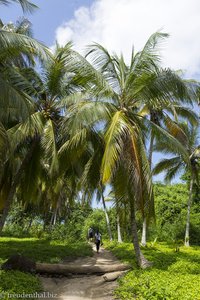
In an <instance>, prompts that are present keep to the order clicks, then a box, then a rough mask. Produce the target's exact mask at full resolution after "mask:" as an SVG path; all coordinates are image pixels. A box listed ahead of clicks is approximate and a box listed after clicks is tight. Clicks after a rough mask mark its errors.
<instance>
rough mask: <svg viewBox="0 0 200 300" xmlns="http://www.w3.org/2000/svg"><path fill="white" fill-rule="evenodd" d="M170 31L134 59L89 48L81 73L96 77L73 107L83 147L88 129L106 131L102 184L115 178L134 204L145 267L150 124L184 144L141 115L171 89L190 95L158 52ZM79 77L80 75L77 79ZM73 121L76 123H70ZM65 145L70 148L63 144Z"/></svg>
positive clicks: (74, 129)
mask: <svg viewBox="0 0 200 300" xmlns="http://www.w3.org/2000/svg"><path fill="white" fill-rule="evenodd" d="M166 36H167V35H166V34H162V33H155V34H153V35H152V36H151V37H150V38H149V40H148V41H147V43H146V45H145V47H144V48H143V50H142V51H140V52H138V53H136V54H134V52H132V56H131V62H130V64H129V65H127V64H126V63H125V60H124V58H123V56H122V55H121V56H120V57H118V56H117V55H115V54H114V55H110V54H109V53H108V51H107V50H106V49H105V48H104V47H102V46H101V45H99V44H94V45H93V46H91V47H90V48H89V51H88V54H87V57H89V61H90V62H91V63H92V66H91V65H90V64H89V63H88V62H86V63H85V62H83V60H82V63H83V65H84V67H83V69H80V70H81V71H80V73H82V72H83V73H84V72H85V73H86V70H87V78H89V79H90V80H92V81H91V84H90V85H89V86H88V89H87V93H85V94H84V95H80V94H78V95H74V99H75V98H76V96H77V98H76V100H74V101H73V102H72V104H71V106H69V112H70V116H71V119H70V121H69V124H71V125H70V128H71V136H72V140H73V142H74V143H76V144H77V145H79V141H80V144H81V143H83V141H84V140H85V135H86V132H87V131H89V130H91V129H92V130H95V131H98V129H99V128H100V131H102V132H103V135H104V143H105V146H104V153H103V157H102V161H101V182H102V184H106V183H108V182H110V183H111V184H112V185H113V187H114V192H115V195H116V197H117V199H119V200H121V201H126V202H128V203H129V209H130V215H131V224H132V234H133V244H134V248H135V253H136V260H137V263H138V265H140V266H145V265H146V264H147V261H146V260H145V258H144V257H143V255H142V253H141V250H140V247H139V242H138V236H137V225H136V220H135V213H136V210H137V209H139V210H140V211H141V212H142V214H147V212H150V214H152V215H153V213H154V210H153V192H152V183H151V174H150V168H149V163H148V159H147V156H146V149H145V144H144V140H145V132H146V128H154V130H156V131H158V132H160V134H165V135H166V136H167V138H168V139H169V140H170V141H171V144H172V145H174V147H175V149H177V150H179V151H183V152H184V147H182V145H181V144H180V143H179V142H178V141H177V140H176V139H175V138H174V137H172V136H171V135H170V134H169V133H167V132H165V131H164V130H163V129H162V128H160V127H159V126H157V125H156V124H153V122H151V121H150V120H149V119H148V118H145V117H142V116H141V115H140V110H141V108H142V106H143V105H144V104H145V103H150V102H156V103H160V104H161V103H162V102H165V101H167V100H168V99H169V98H170V97H171V90H172V88H175V87H176V88H177V89H179V90H180V91H182V94H183V95H185V94H186V93H187V88H186V86H185V84H184V83H183V82H182V80H181V79H180V78H179V77H178V76H177V75H176V74H174V73H173V72H172V71H170V70H164V69H161V68H160V66H159V63H160V56H159V54H158V51H157V46H158V43H159V41H161V40H163V39H164V38H165V37H166ZM78 80H80V79H79V78H77V81H78ZM70 122H71V123H70ZM63 148H65V146H64V145H63Z"/></svg>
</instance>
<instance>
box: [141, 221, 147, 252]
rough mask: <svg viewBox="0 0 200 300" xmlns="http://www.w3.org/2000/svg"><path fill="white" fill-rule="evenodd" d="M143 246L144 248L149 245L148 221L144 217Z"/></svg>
mask: <svg viewBox="0 0 200 300" xmlns="http://www.w3.org/2000/svg"><path fill="white" fill-rule="evenodd" d="M141 245H142V246H144V247H145V246H146V245H147V219H146V217H144V220H143V224H142V239H141Z"/></svg>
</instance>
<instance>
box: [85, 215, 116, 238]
mask: <svg viewBox="0 0 200 300" xmlns="http://www.w3.org/2000/svg"><path fill="white" fill-rule="evenodd" d="M108 215H109V220H110V226H111V231H112V233H114V234H113V236H114V237H116V216H115V210H114V209H109V210H108ZM90 227H92V228H93V229H94V230H97V229H98V230H99V231H100V232H101V234H102V237H103V239H109V236H108V230H107V225H106V218H105V213H104V211H103V210H102V209H94V210H93V211H92V213H91V214H90V215H89V216H88V217H87V218H86V219H85V221H84V226H83V228H82V238H83V239H85V238H86V237H87V234H88V229H89V228H90Z"/></svg>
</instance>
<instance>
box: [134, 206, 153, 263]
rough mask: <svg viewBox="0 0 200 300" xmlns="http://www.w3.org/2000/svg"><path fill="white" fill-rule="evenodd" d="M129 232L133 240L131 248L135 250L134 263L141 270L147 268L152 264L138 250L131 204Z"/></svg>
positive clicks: (135, 225)
mask: <svg viewBox="0 0 200 300" xmlns="http://www.w3.org/2000/svg"><path fill="white" fill-rule="evenodd" d="M131 231H132V238H133V246H134V250H135V258H136V263H137V265H138V266H139V267H141V268H142V269H145V268H148V267H150V266H151V265H152V263H151V262H149V261H148V260H147V259H146V258H145V257H144V255H143V254H142V252H141V249H140V245H139V239H138V233H137V224H136V218H135V208H134V205H133V204H131Z"/></svg>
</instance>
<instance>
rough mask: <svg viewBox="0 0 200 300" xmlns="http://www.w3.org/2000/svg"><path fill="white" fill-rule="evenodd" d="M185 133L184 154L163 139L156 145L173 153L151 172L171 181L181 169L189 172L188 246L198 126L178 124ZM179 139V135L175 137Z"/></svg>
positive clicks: (198, 147)
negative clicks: (162, 175)
mask: <svg viewBox="0 0 200 300" xmlns="http://www.w3.org/2000/svg"><path fill="white" fill-rule="evenodd" d="M179 126H180V127H181V128H182V130H183V133H184V135H185V138H184V140H182V141H181V142H182V143H183V146H184V147H185V152H186V153H187V155H186V156H183V155H181V154H177V152H176V151H175V150H174V149H173V148H172V147H170V145H169V144H168V143H167V142H166V141H165V140H164V139H163V140H162V141H160V142H159V143H158V144H157V145H156V146H155V150H158V151H161V152H164V153H168V154H170V155H173V156H172V157H171V158H165V159H163V160H161V161H160V162H159V163H158V164H157V165H156V166H155V168H154V170H153V173H154V174H155V175H156V174H159V173H160V172H163V171H164V172H165V173H166V174H165V180H166V181H171V180H172V179H173V178H174V177H175V176H176V175H177V174H179V173H180V172H181V171H185V172H188V173H189V177H190V184H189V195H188V203H187V219H186V229H185V246H189V228H190V210H191V206H192V198H193V188H194V183H195V182H196V184H197V185H199V181H198V172H199V164H198V160H199V158H200V145H199V144H198V139H199V136H198V134H199V133H198V126H196V127H193V126H191V125H188V124H186V123H185V124H180V125H179ZM177 139H180V137H177Z"/></svg>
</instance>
